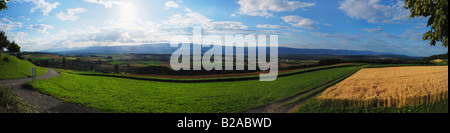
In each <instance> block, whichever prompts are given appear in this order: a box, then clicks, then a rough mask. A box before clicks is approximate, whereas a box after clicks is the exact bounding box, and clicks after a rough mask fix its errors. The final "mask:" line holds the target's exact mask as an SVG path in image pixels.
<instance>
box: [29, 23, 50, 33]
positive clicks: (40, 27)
mask: <svg viewBox="0 0 450 133" xmlns="http://www.w3.org/2000/svg"><path fill="white" fill-rule="evenodd" d="M28 29H34V30H36V31H38V32H40V33H42V34H46V35H48V34H49V33H48V32H47V29H53V26H51V25H47V24H34V25H29V26H28Z"/></svg>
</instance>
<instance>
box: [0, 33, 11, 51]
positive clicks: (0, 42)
mask: <svg viewBox="0 0 450 133" xmlns="http://www.w3.org/2000/svg"><path fill="white" fill-rule="evenodd" d="M9 43H10V42H9V41H8V36H7V35H6V33H5V32H3V31H0V51H3V49H4V48H6V47H8V45H9Z"/></svg>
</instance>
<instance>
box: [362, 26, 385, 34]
mask: <svg viewBox="0 0 450 133" xmlns="http://www.w3.org/2000/svg"><path fill="white" fill-rule="evenodd" d="M363 30H364V31H367V32H369V33H380V32H382V31H383V28H381V26H378V27H377V28H364V29H363Z"/></svg>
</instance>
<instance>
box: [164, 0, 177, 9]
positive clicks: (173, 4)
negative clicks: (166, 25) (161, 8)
mask: <svg viewBox="0 0 450 133" xmlns="http://www.w3.org/2000/svg"><path fill="white" fill-rule="evenodd" d="M164 5H165V9H170V8H178V7H180V5H178V4H177V3H176V2H175V1H167V2H166V3H165V4H164Z"/></svg>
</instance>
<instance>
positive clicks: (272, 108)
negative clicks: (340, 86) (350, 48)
mask: <svg viewBox="0 0 450 133" xmlns="http://www.w3.org/2000/svg"><path fill="white" fill-rule="evenodd" d="M361 69H362V67H361V66H359V67H358V68H356V69H355V70H354V71H352V72H350V73H348V74H346V75H344V76H341V77H338V78H336V79H335V80H332V81H329V82H327V83H325V84H323V85H320V86H318V87H315V88H312V89H309V90H307V91H304V92H301V93H298V94H296V95H294V96H291V97H288V98H286V99H284V100H281V101H278V102H274V103H270V104H267V105H263V106H259V107H256V108H252V109H250V110H247V111H246V113H292V112H293V111H295V110H296V109H297V108H298V107H300V105H301V104H302V103H304V102H306V101H308V100H309V99H311V98H312V97H314V96H316V95H317V94H319V93H321V92H323V91H325V90H326V89H327V88H329V87H331V86H333V85H335V84H337V83H339V82H341V81H343V80H345V79H347V78H348V77H350V76H352V75H354V74H355V73H357V72H358V71H360V70H361Z"/></svg>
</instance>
